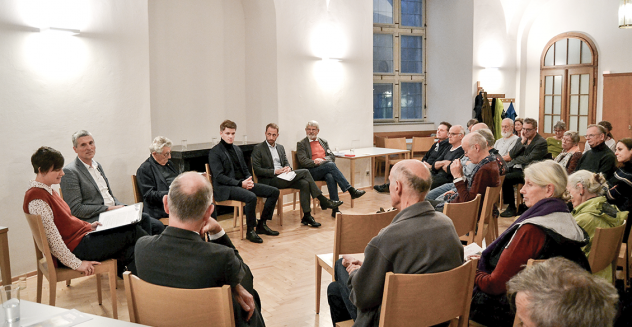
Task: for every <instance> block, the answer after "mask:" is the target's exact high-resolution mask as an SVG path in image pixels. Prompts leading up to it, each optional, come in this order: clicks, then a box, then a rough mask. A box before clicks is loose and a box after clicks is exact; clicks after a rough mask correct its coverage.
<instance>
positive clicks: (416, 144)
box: [410, 136, 434, 160]
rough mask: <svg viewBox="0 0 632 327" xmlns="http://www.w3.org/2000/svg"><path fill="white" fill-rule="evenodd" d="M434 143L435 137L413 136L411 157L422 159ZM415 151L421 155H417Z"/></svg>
mask: <svg viewBox="0 0 632 327" xmlns="http://www.w3.org/2000/svg"><path fill="white" fill-rule="evenodd" d="M433 144H434V137H417V136H413V145H412V147H411V149H410V158H411V159H419V160H421V159H422V158H423V157H424V155H425V154H426V152H428V151H430V148H432V145H433ZM415 153H418V154H419V155H417V156H415Z"/></svg>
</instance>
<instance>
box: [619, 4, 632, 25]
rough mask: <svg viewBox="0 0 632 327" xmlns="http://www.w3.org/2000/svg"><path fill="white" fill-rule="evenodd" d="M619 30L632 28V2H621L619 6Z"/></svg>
mask: <svg viewBox="0 0 632 327" xmlns="http://www.w3.org/2000/svg"><path fill="white" fill-rule="evenodd" d="M619 28H632V0H621V3H620V4H619Z"/></svg>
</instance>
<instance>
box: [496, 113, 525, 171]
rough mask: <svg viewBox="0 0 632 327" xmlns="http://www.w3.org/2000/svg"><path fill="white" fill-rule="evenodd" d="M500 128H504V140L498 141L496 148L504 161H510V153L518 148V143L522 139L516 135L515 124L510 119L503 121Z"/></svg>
mask: <svg viewBox="0 0 632 327" xmlns="http://www.w3.org/2000/svg"><path fill="white" fill-rule="evenodd" d="M500 127H501V128H502V132H501V135H502V136H503V138H501V139H499V140H497V141H496V143H495V144H494V148H495V149H496V150H498V153H499V154H500V155H501V156H502V157H503V160H505V161H510V160H511V157H510V156H509V151H511V150H512V149H513V148H514V146H516V142H518V140H519V139H520V138H519V137H518V136H517V135H515V134H514V122H513V120H511V119H510V118H505V119H503V121H502V123H501V124H500ZM514 157H515V155H514Z"/></svg>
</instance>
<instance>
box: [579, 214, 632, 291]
mask: <svg viewBox="0 0 632 327" xmlns="http://www.w3.org/2000/svg"><path fill="white" fill-rule="evenodd" d="M624 231H625V223H624V224H623V225H621V226H618V227H612V228H596V229H595V236H594V237H593V239H592V246H591V249H590V254H589V255H588V263H590V270H592V271H593V273H595V272H600V271H602V270H604V269H605V268H606V267H608V266H609V265H610V266H612V281H613V283H614V281H616V278H615V272H616V271H617V260H618V259H619V250H620V249H621V242H622V241H623V232H624Z"/></svg>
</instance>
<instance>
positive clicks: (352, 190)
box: [347, 187, 366, 199]
mask: <svg viewBox="0 0 632 327" xmlns="http://www.w3.org/2000/svg"><path fill="white" fill-rule="evenodd" d="M347 191H348V192H349V194H351V198H352V199H357V198H359V197H361V196H363V195H364V194H366V191H362V190H356V189H355V188H353V187H350V188H349V189H348V190H347Z"/></svg>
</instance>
